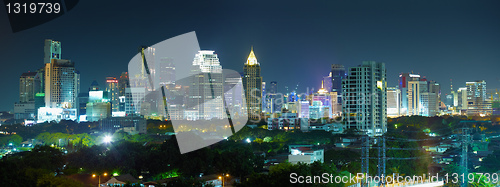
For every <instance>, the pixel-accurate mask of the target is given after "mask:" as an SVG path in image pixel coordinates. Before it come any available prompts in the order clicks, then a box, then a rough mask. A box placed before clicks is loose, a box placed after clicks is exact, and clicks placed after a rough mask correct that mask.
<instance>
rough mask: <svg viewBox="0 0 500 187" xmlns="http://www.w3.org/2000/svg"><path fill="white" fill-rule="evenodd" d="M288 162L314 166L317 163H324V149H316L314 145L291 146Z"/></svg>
mask: <svg viewBox="0 0 500 187" xmlns="http://www.w3.org/2000/svg"><path fill="white" fill-rule="evenodd" d="M289 150H290V154H289V155H288V162H290V163H292V164H297V163H299V162H302V163H306V164H312V163H314V162H316V161H318V162H321V163H323V162H324V149H316V148H314V147H313V146H312V145H298V146H294V145H291V146H289Z"/></svg>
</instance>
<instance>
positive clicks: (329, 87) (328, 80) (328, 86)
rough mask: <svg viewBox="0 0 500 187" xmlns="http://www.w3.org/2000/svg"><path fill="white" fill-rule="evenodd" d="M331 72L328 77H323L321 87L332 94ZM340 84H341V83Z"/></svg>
mask: <svg viewBox="0 0 500 187" xmlns="http://www.w3.org/2000/svg"><path fill="white" fill-rule="evenodd" d="M332 79H333V78H332V72H330V73H329V74H328V76H326V77H323V86H324V87H325V90H327V91H328V92H332V89H333V88H332V85H333V83H332ZM341 83H342V82H341Z"/></svg>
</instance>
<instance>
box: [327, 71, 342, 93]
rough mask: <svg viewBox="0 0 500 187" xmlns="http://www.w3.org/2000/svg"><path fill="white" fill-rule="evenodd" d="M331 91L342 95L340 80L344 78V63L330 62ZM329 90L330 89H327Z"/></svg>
mask: <svg viewBox="0 0 500 187" xmlns="http://www.w3.org/2000/svg"><path fill="white" fill-rule="evenodd" d="M331 73H332V74H331V75H332V76H331V77H332V90H331V91H332V92H337V93H338V95H339V96H341V95H342V80H344V79H345V78H346V73H345V68H344V65H340V64H332V72H331ZM328 91H330V90H328Z"/></svg>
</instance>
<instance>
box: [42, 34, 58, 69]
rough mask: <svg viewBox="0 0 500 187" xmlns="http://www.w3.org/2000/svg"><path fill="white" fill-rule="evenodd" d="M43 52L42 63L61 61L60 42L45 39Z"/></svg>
mask: <svg viewBox="0 0 500 187" xmlns="http://www.w3.org/2000/svg"><path fill="white" fill-rule="evenodd" d="M43 52H44V57H43V62H44V63H45V64H48V63H50V62H51V61H52V59H61V42H59V41H54V40H51V39H46V40H45V45H44V47H43Z"/></svg>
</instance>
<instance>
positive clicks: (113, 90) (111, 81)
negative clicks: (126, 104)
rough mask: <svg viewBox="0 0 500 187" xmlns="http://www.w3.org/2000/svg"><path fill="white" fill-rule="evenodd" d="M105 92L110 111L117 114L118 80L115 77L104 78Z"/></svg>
mask: <svg viewBox="0 0 500 187" xmlns="http://www.w3.org/2000/svg"><path fill="white" fill-rule="evenodd" d="M106 92H108V94H109V95H108V98H109V100H110V102H111V111H113V112H118V109H119V104H120V102H119V100H118V97H119V95H118V80H117V79H116V77H106Z"/></svg>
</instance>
